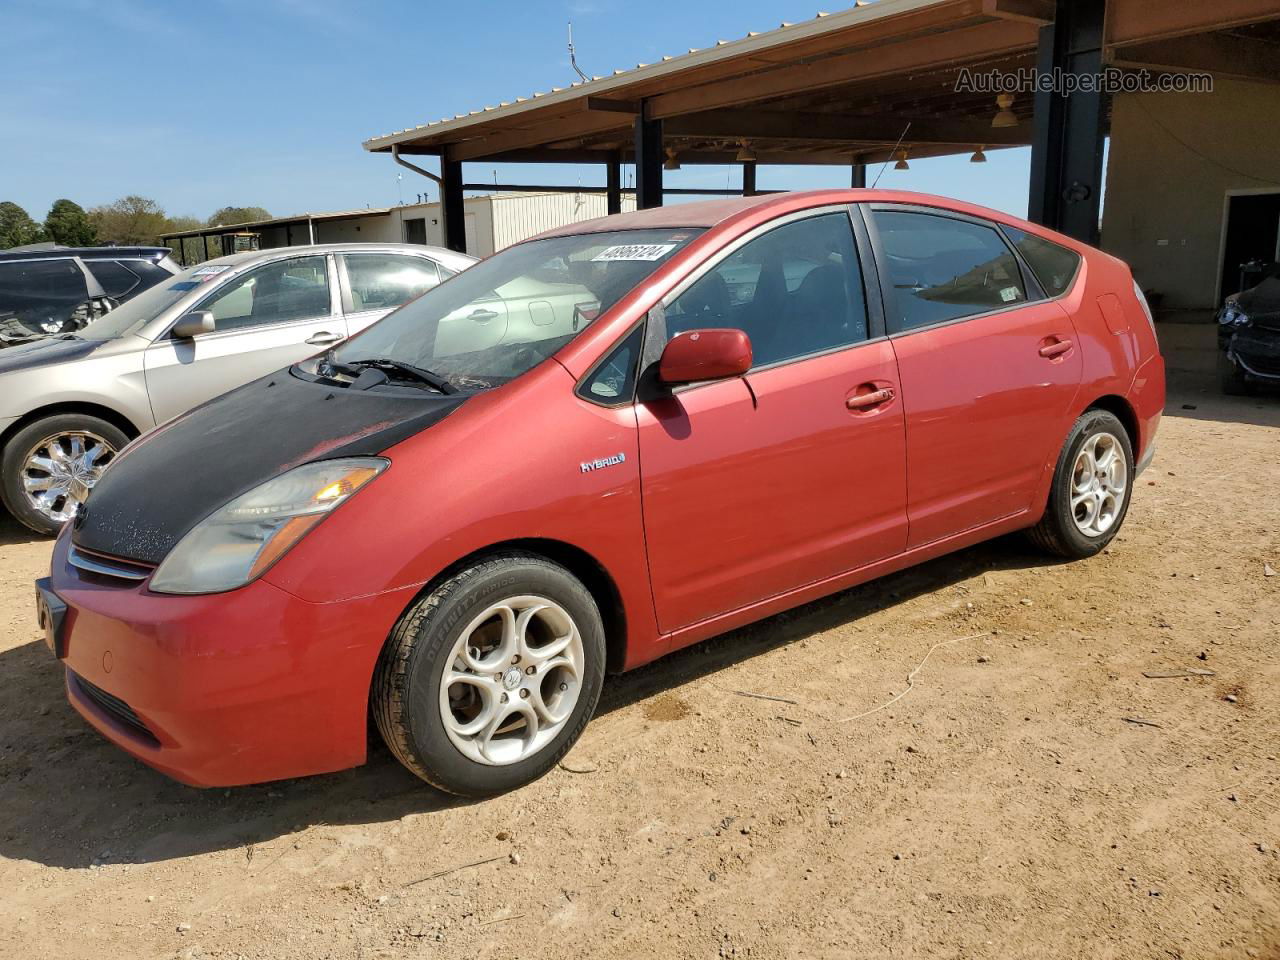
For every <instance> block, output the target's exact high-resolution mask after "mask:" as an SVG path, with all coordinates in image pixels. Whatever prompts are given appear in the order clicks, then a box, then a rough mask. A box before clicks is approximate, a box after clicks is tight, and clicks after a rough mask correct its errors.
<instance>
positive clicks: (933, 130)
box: [364, 0, 1280, 163]
mask: <svg viewBox="0 0 1280 960" xmlns="http://www.w3.org/2000/svg"><path fill="white" fill-rule="evenodd" d="M1054 8H1055V4H1054V3H1053V2H1052V0H879V2H876V3H866V4H864V3H861V2H859V4H858V5H857V6H854V7H852V8H850V9H847V10H843V11H840V12H839V13H832V14H819V15H818V16H817V17H815V18H814V19H812V20H808V21H805V22H803V23H795V24H783V25H782V26H780V27H779V28H777V29H775V30H771V31H768V32H764V33H751V34H748V35H747V36H745V37H743V38H741V39H738V40H733V41H720V42H718V43H717V44H716V45H715V46H712V47H708V48H705V49H701V50H690V51H689V52H688V53H685V54H680V55H677V56H670V57H664V58H663V59H662V60H660V61H658V62H657V63H650V64H637V65H636V67H635V68H634V69H631V70H617V71H614V73H613V74H612V75H611V76H601V77H593V78H592V79H591V80H589V81H581V82H577V83H573V84H570V85H568V86H565V87H553V88H552V89H551V90H550V91H549V92H539V93H534V94H532V95H531V96H527V97H517V98H516V99H515V100H512V101H509V102H504V103H501V104H498V105H496V106H487V107H484V108H482V109H477V110H472V111H471V112H470V113H467V114H458V115H457V116H454V117H452V118H446V119H442V120H439V121H436V122H433V123H426V124H420V125H418V126H415V127H412V128H408V129H405V130H399V131H396V132H394V133H389V134H385V135H383V136H378V137H374V138H372V139H370V140H367V141H366V142H365V144H364V147H365V149H366V150H369V151H372V152H391V151H392V150H393V149H394V150H395V151H396V152H399V153H402V154H434V155H440V156H443V157H446V158H448V159H450V160H457V161H468V160H485V161H533V162H546V161H550V162H570V163H573V162H587V161H604V160H607V159H609V158H611V157H617V156H618V155H619V154H621V155H622V156H623V157H624V158H626V159H630V154H631V152H632V149H633V125H634V120H635V118H636V117H637V116H638V115H641V113H643V115H644V116H645V117H646V118H648V119H653V120H662V121H664V127H663V144H664V147H665V148H666V149H667V151H668V152H669V153H674V154H675V155H676V156H677V157H678V158H679V160H680V161H681V162H690V163H725V162H732V161H733V160H735V159H740V157H738V154H739V151H740V149H741V148H742V141H744V140H745V141H747V142H748V144H749V147H750V149H751V151H752V153H754V154H755V155H756V159H758V161H759V162H761V163H848V162H852V161H855V160H856V161H857V162H875V161H878V160H881V159H884V158H886V157H887V156H888V155H889V151H890V148H891V147H893V146H894V145H895V144H896V142H897V140H898V137H899V136H900V135H902V133H903V130H904V128H905V127H906V124H907V121H908V120H909V121H911V128H910V131H909V132H908V133H907V135H906V137H905V139H904V140H903V146H904V147H906V148H907V149H908V150H909V151H910V155H911V156H913V157H918V156H928V155H938V154H945V153H958V152H967V151H969V150H972V149H973V148H974V147H976V146H987V147H999V146H1014V145H1025V144H1029V143H1030V142H1031V123H1030V117H1031V113H1032V97H1031V95H1030V94H1019V95H1018V96H1016V97H1015V99H1014V103H1013V106H1012V110H1013V113H1014V115H1015V116H1016V118H1017V123H1016V124H1015V125H1013V126H1007V127H999V128H997V127H993V126H992V119H993V118H994V116H995V113H996V111H997V106H996V103H995V96H994V94H991V93H986V92H981V93H968V92H963V91H958V90H957V89H956V80H957V77H958V76H959V75H960V71H961V70H962V69H964V68H968V69H969V70H971V71H973V72H975V73H984V72H987V71H991V70H1000V71H1002V72H1009V71H1016V70H1018V69H1021V68H1032V67H1034V66H1035V57H1036V49H1037V42H1038V39H1039V28H1040V27H1041V26H1043V25H1045V24H1047V23H1049V22H1051V21H1052V19H1053V16H1054ZM1278 15H1280V12H1278V11H1277V10H1276V5H1275V3H1274V0H1217V2H1215V3H1213V4H1207V3H1196V4H1186V3H1165V2H1157V0H1110V3H1109V14H1108V16H1109V27H1108V37H1107V41H1106V47H1105V49H1106V56H1107V59H1108V60H1109V61H1110V62H1112V63H1115V64H1117V65H1123V66H1146V67H1149V68H1151V69H1153V70H1157V71H1163V70H1182V69H1205V60H1206V59H1208V60H1210V61H1212V67H1211V69H1213V70H1214V71H1215V72H1218V73H1222V74H1223V75H1237V76H1238V75H1241V71H1242V70H1243V71H1244V72H1245V73H1246V74H1248V73H1250V72H1253V73H1257V72H1258V71H1261V72H1262V74H1264V76H1262V77H1261V79H1280V70H1277V68H1276V67H1275V66H1274V65H1273V64H1274V61H1275V58H1274V57H1268V56H1266V54H1267V52H1268V48H1269V47H1270V44H1267V45H1266V46H1263V47H1260V46H1259V44H1261V43H1262V40H1259V39H1258V36H1257V35H1255V36H1252V37H1251V36H1250V35H1248V33H1247V28H1248V26H1249V25H1251V24H1255V23H1258V22H1260V21H1263V20H1270V19H1274V18H1275V17H1277V16H1278ZM1240 28H1246V32H1244V33H1240V32H1237V33H1235V34H1234V35H1231V34H1228V33H1227V32H1226V31H1232V30H1234V31H1240ZM1201 35H1204V36H1201ZM1263 39H1264V40H1266V39H1270V38H1269V37H1264V38H1263ZM1209 40H1212V41H1213V42H1212V43H1210V42H1208V41H1209ZM1233 49H1241V50H1246V51H1247V52H1248V53H1250V54H1251V56H1236V55H1234V54H1233V52H1232V51H1233ZM1255 78H1258V77H1255Z"/></svg>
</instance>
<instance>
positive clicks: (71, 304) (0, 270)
mask: <svg viewBox="0 0 1280 960" xmlns="http://www.w3.org/2000/svg"><path fill="white" fill-rule="evenodd" d="M88 298H89V290H88V286H87V285H86V283H85V279H84V274H83V273H81V272H80V267H79V266H78V265H77V264H76V262H75V261H74V260H72V259H70V258H67V257H63V258H58V259H55V260H17V261H9V262H7V263H0V322H3V321H6V320H7V321H9V322H10V324H13V323H17V324H20V325H22V326H23V327H26V328H27V329H28V330H30V331H31V332H36V333H60V332H62V329H63V327H64V325H65V324H66V323H67V322H68V321H70V320H71V319H72V317H73V316H76V317H79V316H80V315H81V314H83V313H84V310H83V309H81V308H83V307H84V305H85V303H86V302H87V301H88ZM77 311H79V313H77Z"/></svg>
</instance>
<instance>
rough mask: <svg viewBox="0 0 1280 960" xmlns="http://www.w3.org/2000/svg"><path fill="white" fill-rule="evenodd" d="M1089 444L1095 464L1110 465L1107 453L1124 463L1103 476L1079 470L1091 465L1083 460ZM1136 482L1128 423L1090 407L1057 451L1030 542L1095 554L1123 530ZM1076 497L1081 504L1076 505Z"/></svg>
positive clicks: (1064, 553)
mask: <svg viewBox="0 0 1280 960" xmlns="http://www.w3.org/2000/svg"><path fill="white" fill-rule="evenodd" d="M1086 447H1088V448H1089V450H1090V453H1091V455H1093V456H1095V457H1096V463H1098V464H1104V463H1105V464H1111V463H1112V462H1113V461H1111V460H1110V459H1107V452H1108V451H1109V452H1110V453H1111V454H1112V455H1113V456H1115V457H1117V458H1120V464H1122V466H1116V467H1114V468H1113V467H1106V468H1102V469H1103V472H1105V473H1106V478H1105V480H1104V479H1101V474H1100V473H1098V472H1097V471H1092V472H1090V473H1088V474H1081V473H1079V472H1078V470H1077V468H1078V467H1081V466H1087V463H1085V462H1083V461H1082V460H1081V457H1082V451H1084V450H1085V448H1086ZM1121 470H1122V471H1123V476H1122V477H1121V476H1120V472H1121ZM1085 479H1088V481H1089V490H1087V491H1086V490H1083V489H1081V488H1080V487H1078V485H1077V484H1078V483H1079V484H1083V482H1084V480H1085ZM1133 481H1134V463H1133V446H1132V444H1131V443H1130V440H1129V434H1128V432H1127V431H1126V430H1125V428H1124V424H1122V423H1121V422H1120V421H1119V420H1118V419H1117V418H1116V417H1115V415H1114V414H1111V413H1108V412H1107V411H1106V410H1086V411H1085V413H1084V414H1083V415H1082V416H1081V417H1080V419H1078V420H1077V421H1076V422H1075V426H1073V427H1072V428H1071V432H1070V433H1069V434H1068V435H1067V442H1066V443H1065V444H1064V445H1063V447H1062V452H1061V453H1060V454H1059V455H1058V463H1057V466H1056V467H1055V468H1054V471H1053V486H1052V488H1051V489H1050V491H1049V502H1048V504H1047V505H1046V507H1045V512H1044V516H1043V517H1042V518H1041V520H1040V522H1039V523H1038V524H1036V526H1034V527H1032V528H1031V529H1030V530H1029V531H1028V536H1030V538H1031V542H1032V543H1034V544H1035V545H1036V546H1037V547H1039V548H1040V549H1042V550H1044V551H1046V552H1048V553H1052V554H1056V555H1057V556H1060V557H1067V558H1069V559H1072V560H1080V559H1084V558H1085V557H1092V556H1093V555H1094V554H1096V553H1098V552H1099V551H1101V550H1102V548H1103V547H1105V546H1106V545H1107V544H1108V543H1110V542H1111V541H1112V539H1113V538H1114V537H1115V535H1116V534H1117V533H1118V532H1119V531H1120V527H1121V525H1122V524H1123V523H1124V518H1125V516H1126V515H1127V514H1128V512H1129V501H1130V499H1131V498H1132V496H1133ZM1120 491H1122V494H1121V492H1120ZM1077 496H1078V497H1080V503H1079V504H1077V505H1076V506H1074V507H1073V504H1072V501H1073V499H1074V498H1076V497H1077ZM1086 498H1088V499H1086ZM1108 498H1109V499H1108Z"/></svg>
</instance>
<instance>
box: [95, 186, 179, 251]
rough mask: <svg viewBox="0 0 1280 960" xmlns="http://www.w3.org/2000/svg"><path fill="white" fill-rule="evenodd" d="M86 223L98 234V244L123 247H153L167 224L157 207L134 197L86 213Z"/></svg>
mask: <svg viewBox="0 0 1280 960" xmlns="http://www.w3.org/2000/svg"><path fill="white" fill-rule="evenodd" d="M89 220H90V222H91V223H92V224H93V226H94V228H95V229H96V230H97V232H98V240H99V241H101V242H102V243H114V244H116V245H117V246H122V247H123V246H136V245H139V244H153V243H155V242H156V241H157V240H158V239H159V238H160V234H162V233H164V232H165V230H166V229H167V228H168V224H169V218H168V217H166V216H165V215H164V210H163V208H161V206H160V204H158V203H156V202H155V201H154V200H151V199H150V198H148V197H139V196H137V195H136V194H131V195H130V196H127V197H121V198H120V199H119V200H117V201H116V202H115V203H108V204H106V205H105V206H101V207H94V208H93V209H92V210H90V211H89Z"/></svg>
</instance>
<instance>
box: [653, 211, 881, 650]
mask: <svg viewBox="0 0 1280 960" xmlns="http://www.w3.org/2000/svg"><path fill="white" fill-rule="evenodd" d="M873 282H874V280H873ZM869 299H870V300H871V302H872V303H873V305H874V306H878V301H877V300H876V299H875V298H874V297H872V298H868V296H867V294H866V290H865V288H864V284H863V274H862V270H861V267H860V263H859V257H858V253H857V250H856V247H855V243H854V233H853V228H852V224H851V221H850V218H849V214H848V211H847V210H846V209H845V208H836V209H831V208H827V209H826V210H824V211H819V212H816V213H812V214H804V215H800V216H796V217H789V218H786V219H785V220H783V221H780V222H779V223H777V224H770V225H769V226H768V227H766V228H764V229H762V230H760V231H757V232H756V233H755V234H753V235H751V236H750V237H749V238H747V239H746V240H745V241H744V242H741V243H739V244H737V245H736V246H735V248H734V249H733V250H731V251H730V252H729V253H727V254H726V255H724V256H722V258H721V259H720V260H718V261H717V262H714V263H713V264H712V265H711V266H710V267H709V268H708V269H707V270H706V272H705V273H703V274H702V275H701V276H700V277H698V278H697V279H696V280H695V281H694V282H692V283H691V284H688V285H685V287H684V289H683V291H677V292H676V294H675V295H674V296H673V297H671V298H668V301H667V302H666V303H665V304H664V306H663V308H656V309H655V310H654V311H651V313H650V317H649V324H648V336H649V337H650V338H651V339H653V338H656V341H657V342H651V343H650V345H649V347H648V348H647V350H646V352H647V353H648V354H649V355H653V353H655V352H656V351H657V350H660V349H661V347H662V346H663V345H665V343H666V341H667V340H668V339H669V338H670V337H671V336H674V335H676V334H678V333H682V332H686V331H689V330H694V329H705V328H717V327H736V328H738V329H741V330H744V331H745V332H746V333H747V335H748V336H749V337H750V338H751V340H752V344H753V355H754V361H755V365H754V366H753V368H752V370H751V371H750V372H749V373H748V374H747V375H746V376H745V377H742V378H738V379H732V380H722V381H717V382H712V383H705V384H693V385H690V386H686V387H681V388H677V389H676V390H675V391H674V392H668V393H665V394H664V393H658V394H656V395H654V396H651V397H649V398H648V399H643V400H642V402H640V403H638V404H637V422H638V426H639V439H640V464H641V473H642V478H643V479H642V491H643V504H644V520H645V537H646V543H647V547H648V552H649V569H650V575H651V578H652V583H653V592H654V603H655V606H656V609H657V615H658V622H659V625H660V627H661V629H662V630H663V631H664V632H669V631H672V630H677V629H679V628H681V627H684V626H688V625H690V624H693V623H696V622H698V621H701V620H705V619H708V618H710V617H714V616H717V615H719V614H722V613H726V612H729V611H731V610H735V609H738V608H740V607H744V606H747V605H749V604H751V603H754V602H757V601H760V600H764V599H767V598H769V597H772V596H776V595H777V594H780V593H785V592H787V591H789V590H792V589H795V588H797V587H801V586H804V585H806V584H809V583H813V582H816V581H820V580H824V579H826V578H828V577H832V576H835V575H837V574H840V573H842V572H845V571H848V570H851V569H853V568H855V567H859V566H862V565H864V564H867V563H871V562H874V561H876V560H879V559H882V558H885V557H888V556H892V555H895V554H897V553H899V552H900V551H901V550H902V549H903V547H904V544H905V542H906V477H905V449H904V433H903V414H902V410H903V407H902V403H901V401H900V399H899V398H898V396H897V394H896V389H897V372H896V369H895V362H894V356H893V350H892V347H891V346H890V345H889V343H888V341H887V340H886V339H885V338H884V337H883V335H882V334H881V329H880V326H879V324H880V319H881V318H880V316H879V313H878V310H876V309H873V310H872V311H870V312H869V311H868V301H869ZM881 391H884V393H881ZM873 395H874V396H873ZM877 396H878V397H879V398H880V399H879V400H878V402H877Z"/></svg>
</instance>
